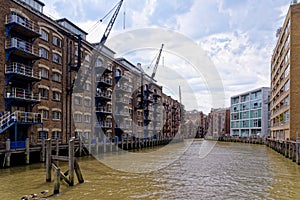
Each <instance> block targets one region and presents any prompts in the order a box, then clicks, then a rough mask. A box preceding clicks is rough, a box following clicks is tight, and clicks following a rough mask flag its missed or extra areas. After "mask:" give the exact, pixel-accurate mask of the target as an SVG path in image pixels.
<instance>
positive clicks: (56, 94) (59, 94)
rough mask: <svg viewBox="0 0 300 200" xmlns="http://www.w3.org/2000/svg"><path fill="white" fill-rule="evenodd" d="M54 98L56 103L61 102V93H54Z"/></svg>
mask: <svg viewBox="0 0 300 200" xmlns="http://www.w3.org/2000/svg"><path fill="white" fill-rule="evenodd" d="M52 97H53V100H54V101H61V93H60V92H58V91H53V95H52Z"/></svg>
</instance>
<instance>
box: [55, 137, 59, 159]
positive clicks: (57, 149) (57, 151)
mask: <svg viewBox="0 0 300 200" xmlns="http://www.w3.org/2000/svg"><path fill="white" fill-rule="evenodd" d="M55 142H56V150H55V151H56V155H57V156H58V155H59V137H57V138H56V140H55Z"/></svg>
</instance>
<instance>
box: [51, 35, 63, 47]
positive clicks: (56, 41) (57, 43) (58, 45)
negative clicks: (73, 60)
mask: <svg viewBox="0 0 300 200" xmlns="http://www.w3.org/2000/svg"><path fill="white" fill-rule="evenodd" d="M52 43H53V44H54V45H55V46H57V47H61V39H59V38H58V37H56V36H53V39H52Z"/></svg>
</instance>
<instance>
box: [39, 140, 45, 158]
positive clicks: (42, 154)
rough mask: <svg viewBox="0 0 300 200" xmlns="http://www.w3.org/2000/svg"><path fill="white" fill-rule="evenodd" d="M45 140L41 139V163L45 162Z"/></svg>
mask: <svg viewBox="0 0 300 200" xmlns="http://www.w3.org/2000/svg"><path fill="white" fill-rule="evenodd" d="M45 150H46V149H45V140H44V139H42V151H41V154H40V156H41V157H40V161H41V162H45Z"/></svg>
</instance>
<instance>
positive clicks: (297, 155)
mask: <svg viewBox="0 0 300 200" xmlns="http://www.w3.org/2000/svg"><path fill="white" fill-rule="evenodd" d="M298 142H299V141H298V132H296V144H295V145H296V163H297V164H299V144H298Z"/></svg>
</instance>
